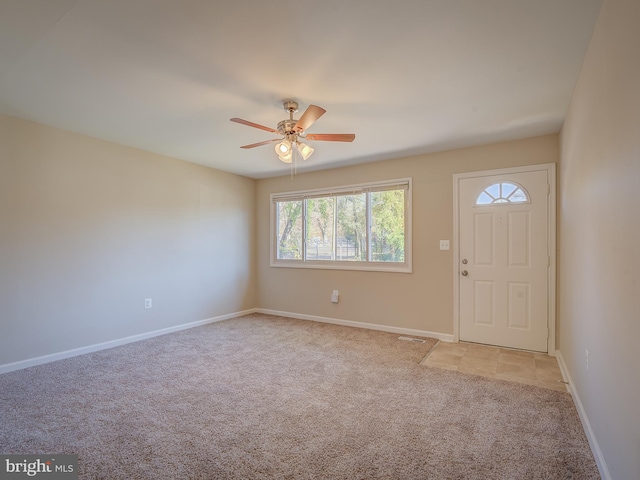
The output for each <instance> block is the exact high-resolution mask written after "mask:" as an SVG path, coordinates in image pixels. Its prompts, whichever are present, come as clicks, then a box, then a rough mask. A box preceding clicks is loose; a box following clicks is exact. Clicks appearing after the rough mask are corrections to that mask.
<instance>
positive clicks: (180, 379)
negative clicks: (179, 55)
mask: <svg viewBox="0 0 640 480" xmlns="http://www.w3.org/2000/svg"><path fill="white" fill-rule="evenodd" d="M434 343H435V341H433V340H430V339H428V340H427V343H424V344H416V343H411V342H406V341H401V340H398V335H396V334H389V333H384V332H376V331H370V330H363V329H357V328H348V327H341V326H335V325H327V324H320V323H313V322H306V321H301V320H292V319H287V318H281V317H272V316H266V315H250V316H247V317H242V318H238V319H233V320H228V321H225V322H220V323H216V324H211V325H207V326H204V327H199V328H194V329H191V330H186V331H183V332H178V333H175V334H170V335H165V336H162V337H156V338H153V339H150V340H146V341H143V342H138V343H135V344H130V345H126V346H123V347H118V348H114V349H111V350H105V351H101V352H97V353H93V354H89V355H84V356H81V357H75V358H71V359H67V360H62V361H59V362H55V363H51V364H47V365H41V366H38V367H33V368H29V369H25V370H21V371H18V372H12V373H8V374H4V375H0V419H1V420H0V453H3V454H11V453H14V454H29V453H68V454H78V455H79V460H80V472H81V475H80V477H81V478H85V479H271V478H277V479H375V478H385V479H483V480H486V479H545V480H549V479H580V480H582V479H591V478H599V476H598V472H597V468H596V465H595V462H594V460H593V457H592V455H591V452H590V450H589V446H588V443H587V440H586V438H585V435H584V432H583V430H582V428H581V425H580V421H579V419H578V416H577V413H576V410H575V408H574V406H573V403H572V400H571V397H570V396H569V395H568V394H566V393H562V392H557V391H552V390H547V389H543V388H539V387H534V386H528V385H520V384H515V383H508V382H505V381H499V380H489V379H485V378H482V377H477V376H473V375H466V374H461V373H457V372H448V371H444V370H439V369H432V368H428V367H424V366H421V365H419V364H418V362H419V361H420V360H421V359H422V358H423V356H424V355H425V353H426V352H427V351H428V350H429V348H431V346H432V345H433V344H434Z"/></svg>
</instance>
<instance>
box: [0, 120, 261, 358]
mask: <svg viewBox="0 0 640 480" xmlns="http://www.w3.org/2000/svg"><path fill="white" fill-rule="evenodd" d="M254 195H255V181H254V180H251V179H247V178H244V177H239V176H237V175H232V174H228V173H223V172H219V171H216V170H212V169H210V168H206V167H201V166H197V165H193V164H189V163H186V162H181V161H178V160H174V159H171V158H167V157H162V156H160V155H155V154H152V153H148V152H143V151H140V150H135V149H132V148H127V147H123V146H119V145H116V144H113V143H110V142H106V141H102V140H97V139H94V138H90V137H86V136H82V135H77V134H74V133H71V132H67V131H63V130H58V129H54V128H50V127H46V126H43V125H38V124H35V123H31V122H27V121H23V120H18V119H15V118H11V117H6V116H0V271H1V274H0V315H1V317H0V332H1V335H0V365H3V364H6V363H10V362H15V361H19V360H23V359H29V358H33V357H38V356H41V355H46V354H51V353H57V352H61V351H65V350H69V349H74V348H78V347H84V346H89V345H93V344H97V343H101V342H105V341H109V340H114V339H120V338H124V337H127V336H131V335H135V334H140V333H145V332H150V331H154V330H158V329H162V328H167V327H172V326H176V325H180V324H184V323H189V322H194V321H198V320H203V319H207V318H210V317H213V316H218V315H222V314H227V313H231V312H237V311H240V310H243V309H247V308H252V307H253V306H254V304H255V273H254V271H253V264H254V258H253V253H254V252H255V250H254V241H255V240H254V239H255V231H254V230H255V215H254V213H255V210H254V209H255V198H254ZM148 297H151V298H153V308H152V309H150V310H145V309H144V308H143V307H144V299H145V298H148Z"/></svg>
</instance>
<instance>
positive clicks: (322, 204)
mask: <svg viewBox="0 0 640 480" xmlns="http://www.w3.org/2000/svg"><path fill="white" fill-rule="evenodd" d="M271 204H272V210H271V211H272V221H271V224H272V226H273V232H272V236H271V239H272V245H271V251H272V256H271V259H272V260H271V265H272V266H275V267H295V268H335V269H346V270H381V271H395V272H411V261H410V259H411V179H400V180H392V181H388V182H380V183H370V184H361V185H350V186H345V187H336V188H331V189H320V190H308V191H300V192H289V193H277V194H272V195H271Z"/></svg>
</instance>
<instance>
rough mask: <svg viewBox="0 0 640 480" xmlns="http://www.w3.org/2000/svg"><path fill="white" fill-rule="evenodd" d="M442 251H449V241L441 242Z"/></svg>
mask: <svg viewBox="0 0 640 480" xmlns="http://www.w3.org/2000/svg"><path fill="white" fill-rule="evenodd" d="M440 250H449V240H440Z"/></svg>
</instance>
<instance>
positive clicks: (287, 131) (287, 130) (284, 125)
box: [278, 119, 298, 135]
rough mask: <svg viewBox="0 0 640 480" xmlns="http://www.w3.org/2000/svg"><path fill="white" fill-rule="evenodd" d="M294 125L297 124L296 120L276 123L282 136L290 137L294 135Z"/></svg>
mask: <svg viewBox="0 0 640 480" xmlns="http://www.w3.org/2000/svg"><path fill="white" fill-rule="evenodd" d="M296 123H298V120H296V119H286V120H282V121H281V122H279V123H278V131H279V132H280V133H281V134H283V135H292V134H294V133H295V132H294V129H293V127H295V126H296Z"/></svg>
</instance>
